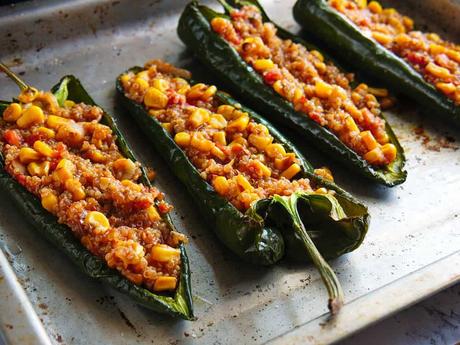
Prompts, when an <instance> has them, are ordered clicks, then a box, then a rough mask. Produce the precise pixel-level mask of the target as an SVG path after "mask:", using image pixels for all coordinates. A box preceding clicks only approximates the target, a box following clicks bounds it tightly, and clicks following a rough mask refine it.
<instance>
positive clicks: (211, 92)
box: [202, 85, 217, 101]
mask: <svg viewBox="0 0 460 345" xmlns="http://www.w3.org/2000/svg"><path fill="white" fill-rule="evenodd" d="M216 92H217V87H215V86H214V85H211V86H210V87H208V88H207V89H206V91H205V92H204V93H203V97H202V99H203V100H204V101H209V100H210V99H211V98H212V97H213V96H214V94H215V93H216Z"/></svg>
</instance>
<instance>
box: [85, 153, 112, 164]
mask: <svg viewBox="0 0 460 345" xmlns="http://www.w3.org/2000/svg"><path fill="white" fill-rule="evenodd" d="M86 157H87V158H89V159H90V160H91V161H93V162H95V163H104V162H105V161H106V159H107V157H106V156H105V155H104V154H103V153H102V152H101V151H99V150H90V151H89V152H88V153H87V155H86Z"/></svg>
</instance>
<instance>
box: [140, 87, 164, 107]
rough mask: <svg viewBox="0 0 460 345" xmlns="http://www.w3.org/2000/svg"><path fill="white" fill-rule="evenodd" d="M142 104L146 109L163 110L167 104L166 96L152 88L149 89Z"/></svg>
mask: <svg viewBox="0 0 460 345" xmlns="http://www.w3.org/2000/svg"><path fill="white" fill-rule="evenodd" d="M144 103H145V105H146V106H147V107H151V108H155V109H163V108H165V107H166V105H167V104H168V96H166V95H165V94H164V93H163V92H161V91H160V90H158V89H157V88H154V87H149V88H148V89H147V92H146V93H145V96H144Z"/></svg>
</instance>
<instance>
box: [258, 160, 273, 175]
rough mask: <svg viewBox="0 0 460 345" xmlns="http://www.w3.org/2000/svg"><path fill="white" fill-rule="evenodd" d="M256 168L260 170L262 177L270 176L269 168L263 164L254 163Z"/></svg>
mask: <svg viewBox="0 0 460 345" xmlns="http://www.w3.org/2000/svg"><path fill="white" fill-rule="evenodd" d="M256 166H257V168H258V169H260V172H261V173H262V176H263V177H270V176H271V175H272V171H271V169H270V168H269V167H267V166H266V165H265V164H264V163H262V162H260V161H256Z"/></svg>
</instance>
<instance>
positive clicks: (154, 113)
mask: <svg viewBox="0 0 460 345" xmlns="http://www.w3.org/2000/svg"><path fill="white" fill-rule="evenodd" d="M164 112H165V110H164V109H160V110H154V109H150V110H149V115H150V116H153V117H159V116H160V115H162V114H164Z"/></svg>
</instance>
